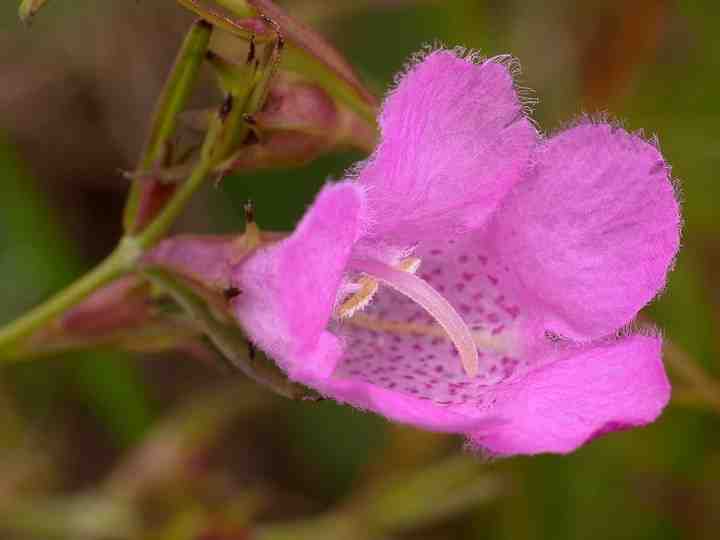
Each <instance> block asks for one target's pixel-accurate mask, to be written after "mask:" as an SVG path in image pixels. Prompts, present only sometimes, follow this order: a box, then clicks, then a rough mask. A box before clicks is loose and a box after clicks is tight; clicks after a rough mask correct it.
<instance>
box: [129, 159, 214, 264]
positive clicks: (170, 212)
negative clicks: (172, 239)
mask: <svg viewBox="0 0 720 540" xmlns="http://www.w3.org/2000/svg"><path fill="white" fill-rule="evenodd" d="M212 169H213V163H212V161H210V160H208V159H201V160H200V162H199V163H198V165H197V167H195V169H194V170H193V172H192V174H191V175H190V178H188V179H187V181H185V182H183V183H182V185H181V187H180V189H178V190H177V191H176V192H175V194H174V195H173V197H172V199H170V201H169V202H168V203H167V204H166V205H165V207H164V208H163V210H162V212H160V214H158V216H157V217H156V218H155V220H154V221H153V222H152V223H151V224H150V225H149V226H148V227H147V228H146V229H145V230H144V231H143V232H142V233H141V234H140V235H139V236H138V237H137V244H138V246H139V247H140V249H142V250H147V249H149V248H151V247H153V246H154V245H155V244H156V243H157V242H158V241H159V240H161V239H162V237H163V236H165V233H167V232H168V230H169V229H170V227H171V226H172V224H173V223H175V220H176V219H177V217H178V216H179V215H180V213H181V212H182V211H183V210H184V209H185V206H186V205H187V203H188V201H189V200H190V198H191V197H192V196H193V194H194V193H195V192H196V191H197V190H198V188H199V187H200V186H201V185H202V184H203V182H204V181H205V179H206V178H207V176H208V174H210V172H211V171H212Z"/></svg>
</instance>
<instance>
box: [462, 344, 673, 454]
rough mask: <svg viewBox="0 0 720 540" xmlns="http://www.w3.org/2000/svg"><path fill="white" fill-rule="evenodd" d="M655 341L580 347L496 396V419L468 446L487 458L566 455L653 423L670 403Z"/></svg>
mask: <svg viewBox="0 0 720 540" xmlns="http://www.w3.org/2000/svg"><path fill="white" fill-rule="evenodd" d="M660 353H661V340H660V338H658V337H652V336H642V335H634V336H628V337H625V338H622V339H619V340H617V341H614V342H608V343H604V344H597V345H592V346H586V347H584V348H581V349H578V350H576V351H574V352H570V353H569V354H568V353H566V352H560V351H558V356H559V358H558V359H556V360H555V361H552V362H548V363H546V364H545V365H544V366H542V367H540V368H538V369H536V370H533V371H532V372H529V373H527V374H526V376H525V377H522V378H520V379H518V380H516V381H514V382H512V383H510V384H507V385H503V386H502V387H499V388H498V389H497V393H496V395H495V408H494V412H495V414H497V415H498V416H499V417H500V418H501V419H502V422H499V423H498V424H497V425H496V426H494V427H492V428H491V429H481V430H478V431H476V432H475V433H474V434H473V436H472V440H473V442H474V443H475V444H477V445H479V446H481V447H483V448H484V449H486V450H488V451H490V452H491V453H494V454H498V455H508V454H539V453H546V452H553V453H568V452H572V451H573V450H575V449H576V448H577V447H579V446H581V445H582V444H584V443H585V442H587V441H589V440H592V439H593V438H594V437H597V436H599V435H602V434H604V433H607V432H610V431H617V430H621V429H628V428H632V427H637V426H642V425H645V424H648V423H650V422H652V421H653V420H655V419H656V418H657V417H658V416H659V414H660V413H661V412H662V409H663V408H664V407H665V405H666V404H667V402H668V400H669V399H670V384H669V383H668V380H667V376H666V374H665V370H664V367H663V363H662V360H661V354H660Z"/></svg>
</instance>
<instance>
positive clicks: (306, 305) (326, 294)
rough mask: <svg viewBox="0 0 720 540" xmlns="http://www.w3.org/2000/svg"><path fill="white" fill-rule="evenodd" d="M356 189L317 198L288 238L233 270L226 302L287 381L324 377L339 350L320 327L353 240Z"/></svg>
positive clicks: (357, 217) (359, 214)
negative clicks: (304, 375)
mask: <svg viewBox="0 0 720 540" xmlns="http://www.w3.org/2000/svg"><path fill="white" fill-rule="evenodd" d="M364 208H365V200H364V191H363V189H362V188H361V187H359V186H357V185H355V184H353V183H349V182H344V183H340V184H335V185H329V186H327V187H325V188H324V189H323V191H321V192H320V194H319V195H318V197H317V200H316V201H315V203H314V204H313V206H312V207H311V208H310V209H309V210H308V211H307V213H306V214H305V217H304V218H303V220H302V221H301V222H300V224H299V225H298V227H297V229H296V230H295V232H294V233H293V234H292V235H291V236H290V237H288V238H287V239H285V240H283V241H281V242H278V243H277V244H272V245H270V246H268V247H264V248H260V249H259V250H258V251H257V253H255V254H254V255H252V256H251V257H249V258H248V259H247V260H246V261H244V262H242V263H241V264H239V265H238V266H237V267H235V268H234V269H233V274H232V278H233V285H234V286H235V287H237V288H238V289H239V290H240V291H241V294H240V295H239V296H238V297H237V299H236V300H235V301H234V303H233V311H234V313H235V316H236V318H237V319H238V321H239V322H240V323H241V324H242V326H243V328H244V330H245V331H246V332H247V333H248V336H249V337H250V339H251V340H252V341H254V342H255V343H256V344H257V345H258V346H259V347H260V348H261V349H263V350H264V351H266V352H267V353H268V354H269V355H270V356H272V357H273V358H274V359H275V361H276V362H277V363H278V365H280V367H282V368H283V369H285V370H286V371H287V372H288V373H289V375H290V376H291V377H294V374H296V372H300V371H304V370H308V371H309V372H311V373H314V374H325V375H329V374H330V373H331V372H332V370H333V369H334V367H335V362H336V361H337V358H338V357H339V355H340V345H339V342H338V340H337V338H335V336H333V335H332V334H330V333H328V332H327V331H326V330H325V328H326V326H327V325H328V322H329V320H330V316H331V313H332V310H333V307H334V305H335V302H336V299H337V295H338V289H339V287H340V284H341V280H342V276H343V273H344V271H345V266H346V264H347V261H348V258H349V257H350V252H351V250H352V247H353V245H354V243H355V241H356V239H357V238H358V236H359V235H360V234H361V230H362V227H363V219H364V216H363V211H364Z"/></svg>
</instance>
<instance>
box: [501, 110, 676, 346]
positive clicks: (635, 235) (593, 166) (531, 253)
mask: <svg viewBox="0 0 720 540" xmlns="http://www.w3.org/2000/svg"><path fill="white" fill-rule="evenodd" d="M536 159H537V163H536V169H535V170H534V173H533V174H532V175H530V176H529V177H528V178H527V179H526V180H525V181H523V182H522V183H521V184H519V185H518V186H517V188H516V189H515V190H514V191H513V193H512V194H511V195H510V197H509V198H508V200H507V204H505V205H504V206H503V208H502V209H501V210H500V211H499V212H498V215H497V220H496V222H495V227H494V231H493V236H494V245H495V250H496V252H497V253H496V254H497V255H498V257H499V258H500V259H502V260H503V262H504V263H505V264H506V265H507V267H508V268H509V270H510V273H511V274H514V275H515V276H516V278H517V281H518V290H519V292H518V296H519V297H520V301H521V303H522V304H523V308H524V309H528V311H533V312H534V314H535V315H536V316H537V317H538V318H539V319H541V320H542V322H543V324H544V326H545V328H547V329H549V330H552V331H554V332H556V333H558V334H561V335H565V336H568V337H571V338H573V339H578V340H591V339H594V338H598V337H601V336H604V335H608V334H610V333H611V332H613V331H615V330H617V329H618V328H619V327H621V326H623V325H625V324H627V323H628V322H629V321H631V320H632V319H633V317H634V316H635V315H636V313H637V312H638V310H640V309H641V308H642V307H643V306H644V305H645V304H647V303H648V302H649V301H650V300H652V298H653V297H654V296H655V295H656V294H657V293H658V291H659V290H661V289H662V288H663V287H664V285H665V279H666V275H667V272H668V269H669V267H670V265H671V263H672V260H673V258H674V257H675V254H676V253H677V250H678V247H679V239H680V214H679V206H678V202H677V200H676V198H675V193H674V189H673V185H672V183H671V180H670V176H669V168H668V166H667V164H666V163H665V161H664V160H663V157H662V155H661V154H660V152H659V151H658V149H657V148H656V147H655V146H654V145H652V144H650V143H648V142H646V141H644V140H643V139H642V138H640V137H638V136H635V135H631V134H629V133H627V132H625V131H624V130H622V129H619V128H617V127H614V126H611V125H608V124H593V123H591V122H584V123H582V124H580V125H578V126H577V127H574V128H571V129H568V130H567V131H564V132H562V133H560V134H558V135H556V136H555V137H553V138H551V139H550V140H549V141H547V142H546V143H545V144H544V145H542V146H541V147H539V148H538V151H537V156H536Z"/></svg>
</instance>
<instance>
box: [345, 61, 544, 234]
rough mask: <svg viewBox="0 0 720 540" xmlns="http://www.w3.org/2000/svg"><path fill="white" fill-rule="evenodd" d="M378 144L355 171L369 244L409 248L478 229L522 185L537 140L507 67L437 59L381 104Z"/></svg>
mask: <svg viewBox="0 0 720 540" xmlns="http://www.w3.org/2000/svg"><path fill="white" fill-rule="evenodd" d="M380 124H381V128H382V138H381V142H380V145H379V146H378V148H377V150H376V151H375V153H374V154H373V156H372V157H371V158H370V159H369V160H368V161H367V162H366V163H365V164H364V165H363V166H362V168H361V169H360V170H359V172H358V180H359V182H360V183H361V184H363V185H364V186H367V187H368V207H369V211H370V212H371V214H372V216H373V218H374V219H373V229H372V231H371V232H372V241H377V240H378V239H379V240H382V241H384V242H386V243H388V244H391V245H392V244H395V245H408V244H413V243H415V242H417V241H419V240H427V239H429V238H430V237H434V238H448V237H449V236H450V235H452V234H455V233H457V232H459V231H462V230H465V229H468V228H474V227H478V226H480V225H482V224H483V223H484V222H485V221H486V219H487V218H488V216H489V215H490V214H491V213H492V212H493V211H494V210H495V209H496V208H497V206H498V204H499V202H500V201H501V200H502V198H503V197H504V196H505V195H506V193H507V192H508V191H509V190H510V188H511V187H512V186H513V185H514V184H515V183H516V182H517V181H518V180H519V178H520V175H521V172H522V171H523V169H524V168H525V166H526V164H527V160H528V157H529V155H530V152H531V149H532V148H533V146H534V145H535V143H536V140H537V133H536V131H535V128H534V127H533V125H532V124H531V123H530V121H529V120H528V119H527V118H526V117H525V115H524V111H523V105H522V103H521V101H520V99H519V98H518V95H517V93H516V91H515V88H514V84H513V79H512V75H511V74H510V72H509V69H508V66H507V65H506V64H505V63H502V62H500V61H497V60H493V59H490V60H484V61H482V62H479V63H475V62H473V59H471V58H462V57H458V56H457V55H456V54H455V53H453V52H451V51H446V50H442V51H436V52H433V53H431V54H430V55H428V56H427V57H426V58H425V59H424V60H422V61H421V62H420V63H418V64H417V65H415V66H413V67H412V68H410V70H409V71H408V72H407V74H406V75H405V76H404V77H403V78H402V79H401V80H400V82H399V83H398V86H397V88H396V89H395V90H394V91H393V92H392V93H391V94H390V95H389V96H388V98H387V100H386V101H385V105H384V108H383V112H382V115H381V117H380Z"/></svg>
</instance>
